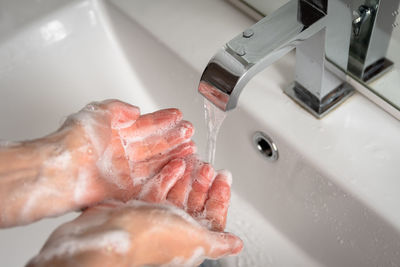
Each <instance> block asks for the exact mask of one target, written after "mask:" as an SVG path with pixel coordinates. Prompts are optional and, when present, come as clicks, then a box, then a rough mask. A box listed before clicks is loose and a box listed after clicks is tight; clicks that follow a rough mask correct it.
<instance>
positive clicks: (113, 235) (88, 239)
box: [33, 230, 131, 263]
mask: <svg viewBox="0 0 400 267" xmlns="http://www.w3.org/2000/svg"><path fill="white" fill-rule="evenodd" d="M49 245H51V246H47V247H46V248H45V249H44V250H43V251H41V252H40V254H39V255H38V256H37V257H35V258H34V259H33V262H37V263H38V262H43V261H48V260H51V259H53V258H54V257H59V256H63V257H68V256H73V255H75V254H78V253H81V252H85V251H90V250H99V249H103V250H104V249H106V250H107V251H112V252H115V253H117V254H123V253H126V252H128V251H129V249H130V247H131V241H130V235H129V233H128V232H126V231H123V230H110V231H108V232H106V233H101V234H91V235H88V236H83V237H78V236H64V237H62V238H59V239H57V240H56V242H54V244H49Z"/></svg>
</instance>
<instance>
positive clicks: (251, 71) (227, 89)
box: [198, 0, 325, 111]
mask: <svg viewBox="0 0 400 267" xmlns="http://www.w3.org/2000/svg"><path fill="white" fill-rule="evenodd" d="M301 3H302V2H301V1H299V2H298V1H297V0H291V1H290V2H289V3H287V4H286V5H284V6H282V7H281V8H280V9H278V10H277V11H275V12H274V13H273V14H271V15H270V16H267V17H266V18H264V19H262V20H260V21H259V22H258V23H256V24H255V25H253V26H252V27H250V28H249V29H247V30H245V31H244V32H243V33H242V34H240V35H238V36H236V37H235V38H233V39H232V40H231V41H229V42H228V43H227V44H226V45H225V46H224V47H222V48H221V49H220V50H219V51H218V52H217V53H216V54H215V56H214V57H213V58H212V59H211V60H210V62H209V63H208V65H207V67H206V68H205V70H204V72H203V75H202V77H201V80H200V84H199V88H198V90H199V92H200V93H201V94H202V95H203V96H204V97H206V98H207V99H208V100H210V101H211V102H212V103H214V104H215V105H216V106H217V107H219V108H220V109H222V110H224V111H228V110H230V109H233V108H235V107H236V105H237V102H238V98H239V95H240V93H241V92H242V90H243V88H244V86H245V85H246V84H247V83H248V82H249V80H250V79H251V78H252V77H253V76H254V75H256V74H257V73H259V72H260V71H262V70H263V69H264V68H266V67H267V66H269V65H271V64H272V63H273V62H275V61H276V60H277V59H279V58H281V57H282V56H283V55H285V54H286V53H288V52H289V51H291V50H292V49H293V48H295V47H296V46H297V45H298V44H299V43H300V42H302V41H304V40H306V39H308V38H310V37H311V36H312V35H314V34H316V33H317V32H319V31H320V30H322V29H323V28H324V26H325V13H324V12H323V11H322V10H319V9H318V8H316V7H314V6H311V5H310V6H308V7H306V8H299V6H298V5H301ZM305 3H306V4H307V2H305ZM311 11H312V12H311ZM300 12H303V13H304V12H307V13H308V14H306V16H304V15H305V14H300ZM309 14H312V16H311V17H310V16H309ZM304 17H306V18H307V20H302V19H300V18H304Z"/></svg>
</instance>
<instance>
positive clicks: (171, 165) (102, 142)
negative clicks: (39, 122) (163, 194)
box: [0, 100, 195, 227]
mask: <svg viewBox="0 0 400 267" xmlns="http://www.w3.org/2000/svg"><path fill="white" fill-rule="evenodd" d="M193 131H194V130H193V126H192V125H191V124H190V123H189V122H187V121H184V120H182V114H181V112H180V111H179V110H177V109H166V110H160V111H157V112H154V113H151V114H145V115H140V113H139V109H138V108H137V107H135V106H131V105H129V104H126V103H123V102H120V101H117V100H107V101H103V102H97V103H91V104H89V105H87V106H86V107H85V108H84V109H82V110H81V111H80V112H78V113H76V114H74V115H72V116H70V117H69V118H68V119H67V120H66V122H65V123H64V124H63V126H62V127H61V128H60V129H59V130H58V131H57V132H55V133H53V134H51V135H49V136H46V137H45V138H42V139H39V140H34V141H29V142H23V143H20V144H17V145H15V146H11V147H6V148H5V149H1V147H0V159H1V161H2V162H1V163H0V178H1V179H0V182H1V183H2V184H1V185H2V186H1V187H0V193H1V194H0V208H1V211H0V213H1V214H0V215H1V216H0V227H7V226H13V225H19V224H26V223H29V222H32V221H35V220H38V219H41V218H43V217H47V216H55V215H58V214H62V213H65V212H67V211H71V210H77V209H81V208H84V207H87V206H90V205H93V204H96V203H98V202H101V201H103V200H105V199H118V200H122V201H126V200H128V199H136V198H138V197H139V195H140V193H141V191H142V188H149V187H151V186H149V185H148V184H149V183H151V185H154V183H152V182H151V181H153V180H157V181H159V182H160V183H161V187H162V188H164V189H168V190H169V189H170V188H171V187H172V186H173V185H174V184H175V182H176V181H177V180H178V179H179V178H181V176H182V174H183V172H184V170H185V165H186V163H185V161H184V160H182V159H179V158H183V157H185V156H187V155H190V154H193V153H194V152H195V145H194V144H193V142H191V141H190V138H191V136H192V135H193ZM10 158H11V159H13V158H18V161H15V160H14V161H13V160H10ZM7 159H8V160H7ZM7 162H8V163H7ZM3 191H4V192H3ZM167 192H168V191H167ZM1 196H2V197H1Z"/></svg>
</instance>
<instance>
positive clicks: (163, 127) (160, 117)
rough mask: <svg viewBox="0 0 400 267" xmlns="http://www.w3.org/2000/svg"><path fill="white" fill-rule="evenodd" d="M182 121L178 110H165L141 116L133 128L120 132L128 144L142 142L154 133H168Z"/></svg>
mask: <svg viewBox="0 0 400 267" xmlns="http://www.w3.org/2000/svg"><path fill="white" fill-rule="evenodd" d="M181 120H182V112H180V111H179V110H178V109H175V108H171V109H163V110H159V111H156V112H154V113H149V114H144V115H142V116H140V117H139V118H138V119H137V120H136V122H135V124H133V125H132V127H129V128H127V129H124V130H123V131H121V132H120V134H121V137H122V138H124V139H126V141H127V142H134V141H140V140H143V139H144V138H146V137H147V136H150V135H152V134H154V133H160V132H163V131H167V130H168V129H170V128H172V127H174V126H175V125H176V124H177V123H178V122H180V121H181Z"/></svg>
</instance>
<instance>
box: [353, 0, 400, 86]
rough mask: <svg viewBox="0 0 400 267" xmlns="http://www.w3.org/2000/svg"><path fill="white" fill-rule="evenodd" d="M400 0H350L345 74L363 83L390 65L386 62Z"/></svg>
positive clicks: (386, 69) (391, 64)
mask: <svg viewBox="0 0 400 267" xmlns="http://www.w3.org/2000/svg"><path fill="white" fill-rule="evenodd" d="M399 2H400V1H399V0H363V1H361V0H353V1H352V6H351V9H352V10H353V33H352V36H351V42H350V55H349V65H348V71H349V73H351V74H352V75H354V76H356V77H357V78H358V79H360V80H362V81H363V82H370V81H372V80H375V79H377V78H379V77H380V76H381V75H383V74H385V73H386V72H387V71H388V70H390V68H391V67H393V62H392V61H391V60H389V59H387V58H386V52H387V49H388V47H389V42H390V39H391V36H392V31H393V28H394V27H395V25H396V24H395V23H396V16H397V14H398V11H397V10H398V8H399Z"/></svg>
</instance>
